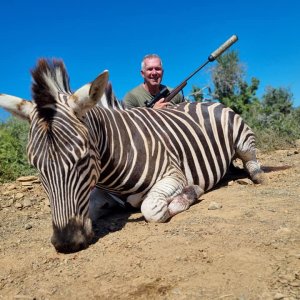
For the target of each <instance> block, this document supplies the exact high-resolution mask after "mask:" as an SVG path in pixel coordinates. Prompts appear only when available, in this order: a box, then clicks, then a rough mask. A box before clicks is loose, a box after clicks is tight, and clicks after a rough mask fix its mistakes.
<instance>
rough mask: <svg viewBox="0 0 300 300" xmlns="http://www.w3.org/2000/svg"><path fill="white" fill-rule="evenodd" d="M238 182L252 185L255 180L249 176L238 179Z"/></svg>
mask: <svg viewBox="0 0 300 300" xmlns="http://www.w3.org/2000/svg"><path fill="white" fill-rule="evenodd" d="M236 182H237V183H238V184H240V185H251V184H253V182H252V181H251V180H250V179H249V178H245V179H238V180H236Z"/></svg>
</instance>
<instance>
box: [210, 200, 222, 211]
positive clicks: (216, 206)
mask: <svg viewBox="0 0 300 300" xmlns="http://www.w3.org/2000/svg"><path fill="white" fill-rule="evenodd" d="M220 208H222V204H220V203H217V202H210V204H209V206H208V210H215V209H220Z"/></svg>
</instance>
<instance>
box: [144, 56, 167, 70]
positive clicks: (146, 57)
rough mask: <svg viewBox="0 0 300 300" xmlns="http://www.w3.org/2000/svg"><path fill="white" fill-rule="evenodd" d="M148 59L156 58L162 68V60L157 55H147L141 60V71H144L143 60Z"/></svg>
mask: <svg viewBox="0 0 300 300" xmlns="http://www.w3.org/2000/svg"><path fill="white" fill-rule="evenodd" d="M148 58H158V59H159V60H160V64H161V67H162V65H163V63H162V60H161V58H160V57H159V55H157V54H147V55H145V56H144V58H143V60H142V63H141V70H144V68H145V60H146V59H148Z"/></svg>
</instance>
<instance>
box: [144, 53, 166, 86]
mask: <svg viewBox="0 0 300 300" xmlns="http://www.w3.org/2000/svg"><path fill="white" fill-rule="evenodd" d="M163 72H164V71H163V69H162V66H161V61H160V59H159V58H157V57H153V58H146V59H145V61H144V69H143V70H141V74H142V76H143V78H144V80H145V83H147V84H150V85H151V86H156V85H160V83H161V81H162V76H163Z"/></svg>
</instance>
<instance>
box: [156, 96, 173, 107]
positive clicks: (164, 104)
mask: <svg viewBox="0 0 300 300" xmlns="http://www.w3.org/2000/svg"><path fill="white" fill-rule="evenodd" d="M164 101H165V98H161V99H159V100H158V101H157V102H156V103H155V104H154V105H153V107H152V108H154V109H162V108H166V107H170V106H171V105H172V104H171V103H170V102H164Z"/></svg>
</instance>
